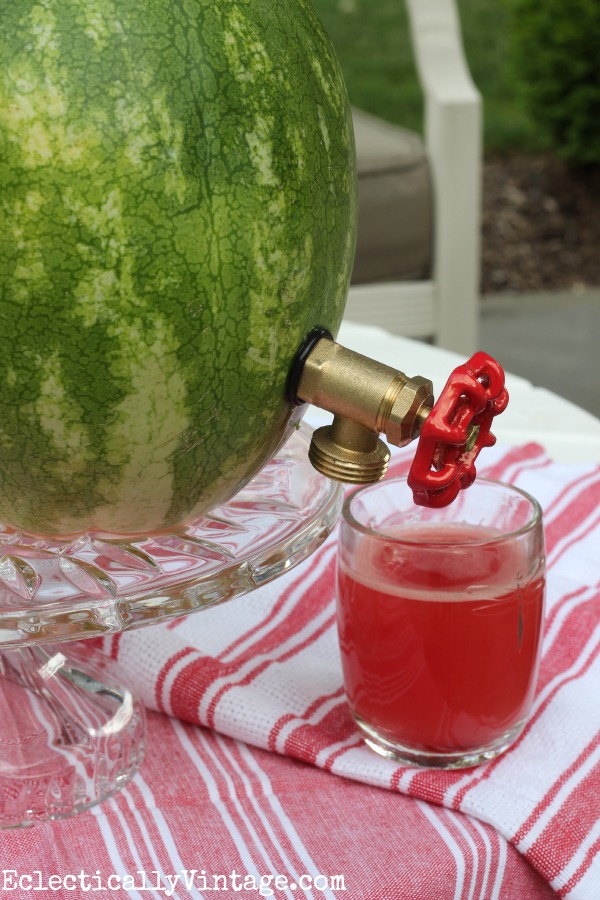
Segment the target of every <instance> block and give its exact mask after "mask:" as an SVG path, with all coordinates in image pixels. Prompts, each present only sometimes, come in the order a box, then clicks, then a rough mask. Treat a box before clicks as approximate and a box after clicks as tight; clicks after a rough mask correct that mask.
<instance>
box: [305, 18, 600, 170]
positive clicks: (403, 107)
mask: <svg viewBox="0 0 600 900" xmlns="http://www.w3.org/2000/svg"><path fill="white" fill-rule="evenodd" d="M457 2H458V8H459V14H460V18H461V25H462V32H463V39H464V44H465V52H466V56H467V60H468V64H469V68H470V70H471V74H472V76H473V80H474V81H475V84H476V85H477V87H478V89H479V91H480V92H481V94H482V95H483V99H484V143H485V148H486V151H487V152H488V153H494V152H499V153H502V152H506V153H508V152H515V151H519V152H529V151H536V150H539V149H541V148H542V146H543V144H542V141H541V139H540V135H539V132H538V129H537V127H536V125H535V124H534V120H533V119H532V118H531V117H530V116H529V115H528V114H527V113H525V112H524V111H523V108H522V107H521V106H520V104H519V100H518V80H517V79H516V78H515V74H514V69H513V68H512V67H511V64H510V55H509V52H508V49H509V48H508V44H509V41H508V27H509V17H508V11H507V9H506V7H505V6H504V2H505V0H457ZM531 2H532V3H539V4H540V5H543V2H546V0H531ZM556 2H560V0H556ZM563 2H565V3H568V0H563ZM589 2H591V3H597V4H600V0H589ZM313 3H314V6H315V8H316V10H317V13H318V14H319V16H320V18H321V21H322V22H323V24H324V25H325V28H326V29H327V31H328V32H329V35H330V37H331V39H332V41H333V44H334V46H335V48H336V51H337V54H338V57H339V59H340V63H341V66H342V71H343V73H344V77H345V79H346V84H347V86H348V93H349V95H350V100H351V102H352V104H353V105H355V106H359V107H361V108H363V109H365V110H367V111H369V112H372V113H375V114H376V115H380V116H382V117H383V118H386V119H388V120H389V121H392V122H396V123H397V124H399V125H403V126H404V127H406V128H410V129H413V130H415V131H420V130H421V129H422V96H421V90H420V87H419V83H418V80H417V77H416V73H415V67H414V60H413V54H412V48H411V42H410V35H409V30H408V21H407V14H406V9H405V5H404V3H403V2H402V0H313Z"/></svg>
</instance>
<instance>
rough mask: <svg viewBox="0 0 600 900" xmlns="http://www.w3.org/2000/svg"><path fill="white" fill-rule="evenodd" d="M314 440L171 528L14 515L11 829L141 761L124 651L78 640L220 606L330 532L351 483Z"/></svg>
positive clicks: (9, 606) (0, 616)
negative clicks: (327, 466)
mask: <svg viewBox="0 0 600 900" xmlns="http://www.w3.org/2000/svg"><path fill="white" fill-rule="evenodd" d="M309 444H310V433H309V431H308V429H305V428H302V429H300V430H299V431H295V432H294V433H293V434H292V436H291V438H290V439H289V440H288V441H287V443H286V444H284V445H283V446H282V447H281V448H280V450H279V451H278V453H277V454H276V455H275V456H274V457H273V459H272V460H271V461H270V462H269V463H268V464H267V465H266V466H265V467H264V468H263V469H262V470H261V471H260V472H259V473H258V474H257V475H256V477H255V478H254V479H253V480H252V481H251V482H250V483H249V484H248V485H247V486H246V487H245V488H244V489H243V490H242V491H240V492H239V493H238V494H236V496H235V497H233V498H232V499H231V500H230V501H229V502H228V503H226V504H224V505H223V506H221V507H219V508H218V509H216V510H212V511H211V512H210V513H208V514H207V515H205V516H203V517H201V518H200V519H198V520H197V521H195V522H192V523H190V524H188V525H186V526H183V527H181V528H178V529H174V530H173V531H172V532H171V533H166V532H162V533H160V534H150V535H143V536H140V537H138V538H136V539H124V538H119V537H115V538H107V537H106V536H102V537H99V536H98V535H94V534H85V535H81V536H80V537H78V538H77V539H76V540H74V541H68V542H67V541H65V542H60V541H53V540H43V539H40V538H39V537H35V536H31V535H26V534H21V533H18V532H16V531H14V530H13V529H11V528H10V527H8V526H3V525H2V524H1V523H0V827H5V828H6V827H16V826H24V825H31V824H33V823H35V822H39V821H42V820H44V819H57V818H62V817H64V816H68V815H72V814H73V813H76V812H79V811H80V810H83V809H86V808H87V807H89V806H91V805H93V804H94V803H98V802H100V801H102V800H104V799H105V798H106V797H109V796H110V795H111V794H113V793H114V792H115V791H117V790H119V788H121V787H122V786H123V785H124V784H125V783H126V782H127V780H128V779H129V778H131V776H132V775H133V774H134V773H135V772H136V771H137V768H138V767H139V765H140V763H141V759H142V756H143V745H144V712H143V709H142V707H141V705H140V704H139V703H137V702H136V700H135V699H134V698H133V697H132V695H131V693H130V692H129V691H128V690H127V688H126V687H123V686H121V685H120V684H119V680H118V676H117V677H116V678H115V677H114V676H112V675H111V673H110V671H109V670H110V666H111V663H110V660H107V659H106V658H104V657H103V656H102V654H100V653H94V651H93V648H92V647H91V646H90V648H89V650H88V648H87V647H86V645H85V643H79V644H68V643H66V642H70V641H74V640H76V639H81V638H86V637H94V636H100V635H106V634H115V633H118V632H121V631H124V630H126V629H131V628H137V627H140V626H144V625H151V624H153V623H155V622H160V621H166V620H169V619H172V618H175V617H179V616H182V615H185V614H187V613H191V612H195V611H199V610H202V609H207V608H209V607H212V606H215V605H216V604H218V603H222V602H224V601H226V600H230V599H232V598H233V597H238V596H240V595H241V594H245V593H248V592H249V591H252V590H254V589H255V588H256V587H259V586H260V585H263V584H266V583H267V582H269V581H272V580H273V579H275V578H277V577H278V576H279V575H282V574H283V573H284V572H286V571H288V570H289V569H291V568H292V567H293V566H295V565H297V564H298V563H299V562H301V561H302V560H303V559H305V558H306V557H307V556H309V555H310V554H311V553H312V552H313V551H314V550H316V548H317V547H318V546H319V545H320V544H321V543H322V542H323V540H324V539H325V538H326V537H327V535H328V534H329V533H330V532H331V530H332V528H333V527H334V525H335V523H336V521H337V518H338V515H339V512H340V509H341V505H342V500H343V489H342V486H341V485H340V484H337V483H335V482H332V481H329V480H327V479H326V478H323V476H321V475H319V474H318V473H317V472H316V471H315V470H314V469H313V468H312V466H311V464H310V462H309V461H308V448H309ZM63 648H66V649H63ZM71 657H72V658H71Z"/></svg>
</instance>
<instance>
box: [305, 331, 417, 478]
mask: <svg viewBox="0 0 600 900" xmlns="http://www.w3.org/2000/svg"><path fill="white" fill-rule="evenodd" d="M309 341H311V346H310V347H309V350H308V352H306V350H304V351H301V354H299V356H300V355H301V356H302V360H301V365H298V364H296V365H295V367H294V368H293V372H294V384H292V385H291V387H290V386H288V393H290V392H291V393H293V396H294V399H295V401H296V402H305V403H312V404H313V405H314V406H318V407H320V408H321V409H324V410H327V411H328V412H331V413H333V415H334V419H333V423H332V424H331V425H328V426H324V427H323V428H320V429H318V430H317V431H316V432H315V433H314V435H313V441H312V445H311V449H310V451H309V456H310V459H311V462H312V463H313V465H314V466H315V468H317V469H318V470H319V471H320V472H322V473H323V474H324V475H327V476H328V477H329V478H334V479H336V480H338V481H347V482H352V483H368V482H371V481H377V480H379V479H380V478H382V477H383V475H384V474H385V471H386V469H387V464H388V460H389V457H390V453H389V450H388V448H387V447H386V445H385V444H384V443H383V441H381V440H380V438H379V434H384V435H385V437H386V438H387V440H388V441H389V443H391V444H394V445H395V446H397V447H403V446H405V445H406V444H408V443H409V442H410V441H412V440H414V439H415V438H416V437H417V436H418V434H419V432H420V429H421V426H422V424H423V422H424V421H425V419H426V418H427V415H428V414H429V412H430V410H431V407H432V405H433V386H432V384H431V382H430V381H429V380H427V379H426V378H421V377H420V376H416V377H414V378H409V377H408V376H407V375H405V374H404V373H403V372H401V371H399V370H396V369H394V368H392V367H390V366H386V365H384V364H383V363H379V362H377V361H375V360H372V359H370V358H369V357H367V356H363V355H362V354H360V353H355V352H354V351H353V350H348V349H347V348H346V347H342V346H341V345H340V344H337V343H336V342H335V341H334V340H333V339H332V338H331V336H330V335H329V336H327V335H325V334H324V333H323V332H319V333H318V334H317V335H316V336H315V335H313V336H312V337H311V338H309Z"/></svg>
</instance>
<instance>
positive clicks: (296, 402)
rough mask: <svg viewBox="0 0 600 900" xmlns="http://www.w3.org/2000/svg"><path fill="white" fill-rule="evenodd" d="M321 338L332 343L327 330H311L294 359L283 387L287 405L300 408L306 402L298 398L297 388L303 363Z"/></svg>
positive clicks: (331, 336) (331, 337)
mask: <svg viewBox="0 0 600 900" xmlns="http://www.w3.org/2000/svg"><path fill="white" fill-rule="evenodd" d="M323 338H326V339H327V340H328V341H332V340H333V335H332V333H331V332H330V331H328V330H327V328H321V327H318V328H313V330H312V331H311V332H310V334H309V335H308V337H307V338H306V340H305V341H304V343H303V344H302V346H301V347H300V349H299V350H298V352H297V353H296V356H295V357H294V360H293V362H292V365H291V368H290V371H289V373H288V377H287V381H286V385H285V396H286V400H287V401H288V403H291V404H292V406H302V404H303V403H305V402H306V401H305V400H301V399H300V397H298V388H299V386H300V379H301V378H302V372H303V370H304V363H305V362H306V360H307V359H308V357H309V355H310V353H311V352H312V351H313V350H314V348H315V346H316V345H317V344H318V343H319V341H321V340H323Z"/></svg>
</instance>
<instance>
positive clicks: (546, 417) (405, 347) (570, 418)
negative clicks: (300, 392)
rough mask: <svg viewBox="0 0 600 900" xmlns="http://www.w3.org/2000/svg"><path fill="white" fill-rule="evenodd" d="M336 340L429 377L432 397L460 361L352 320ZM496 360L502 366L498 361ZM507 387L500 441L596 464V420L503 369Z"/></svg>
mask: <svg viewBox="0 0 600 900" xmlns="http://www.w3.org/2000/svg"><path fill="white" fill-rule="evenodd" d="M337 340H338V342H339V343H340V344H343V346H344V347H348V348H349V349H351V350H356V351H357V352H358V353H363V354H364V355H365V356H370V357H372V358H373V359H377V360H379V361H380V362H383V363H386V364H387V365H389V366H394V367H395V368H397V369H399V370H400V371H402V372H404V373H405V374H406V375H408V376H409V377H412V376H415V375H423V376H424V377H426V378H429V379H431V381H432V382H433V388H434V394H435V397H436V398H437V396H438V395H439V393H440V391H441V389H442V388H443V386H444V385H445V383H446V381H447V379H448V376H449V375H450V372H451V371H452V370H453V369H454V368H455V367H456V366H458V365H461V364H462V363H464V362H465V358H464V357H462V356H459V355H458V354H457V353H453V352H451V351H450V350H443V349H441V348H439V347H433V346H431V345H430V344H426V343H422V342H420V341H415V340H410V339H409V338H404V337H397V336H396V335H391V334H389V333H388V332H387V331H383V330H382V329H380V328H374V327H371V326H366V325H357V324H355V323H353V322H343V323H342V326H341V328H340V332H339V334H338V336H337ZM498 362H499V363H500V364H501V365H502V360H501V359H499V360H498ZM506 386H507V389H508V392H509V396H510V402H509V404H508V407H507V409H506V410H505V412H503V413H502V415H500V416H498V417H497V418H496V419H495V420H494V426H493V431H494V434H495V435H496V437H497V439H498V443H499V444H504V445H510V446H516V445H519V444H524V443H527V442H528V441H537V442H538V443H540V444H542V445H543V446H544V447H545V449H546V450H547V452H548V453H549V455H550V456H551V457H552V458H553V459H554V460H556V461H557V462H600V419H597V418H596V417H595V416H592V415H591V414H590V413H588V412H587V411H586V410H584V409H581V408H580V407H578V406H576V405H575V404H573V403H571V402H570V401H569V400H565V399H564V398H563V397H559V396H558V395H556V394H553V393H552V392H551V391H549V390H546V389H545V388H542V387H536V386H535V385H532V384H531V383H530V382H529V381H527V380H526V379H525V378H521V377H519V376H518V375H512V374H510V373H508V372H507V375H506ZM308 419H309V421H310V423H311V424H315V425H316V424H320V423H322V422H329V421H331V414H330V413H326V412H324V411H323V410H317V409H314V408H311V409H310V411H309V413H308Z"/></svg>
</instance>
